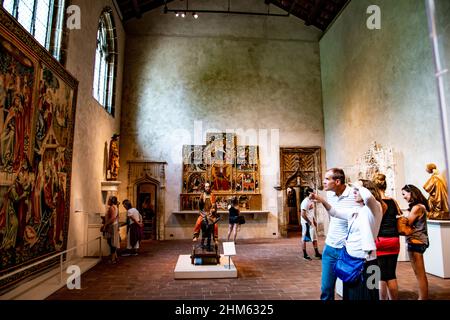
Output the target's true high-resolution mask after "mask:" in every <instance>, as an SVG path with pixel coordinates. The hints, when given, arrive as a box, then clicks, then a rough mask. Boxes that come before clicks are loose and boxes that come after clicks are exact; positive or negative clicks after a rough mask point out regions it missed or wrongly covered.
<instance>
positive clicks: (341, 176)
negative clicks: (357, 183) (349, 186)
mask: <svg viewBox="0 0 450 320" xmlns="http://www.w3.org/2000/svg"><path fill="white" fill-rule="evenodd" d="M327 171H331V172H332V173H333V180H339V181H341V184H345V173H344V170H342V169H340V168H331V169H328V170H327Z"/></svg>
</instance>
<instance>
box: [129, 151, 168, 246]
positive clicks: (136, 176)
mask: <svg viewBox="0 0 450 320" xmlns="http://www.w3.org/2000/svg"><path fill="white" fill-rule="evenodd" d="M166 164H167V163H166V162H154V161H145V160H140V161H139V160H134V161H128V185H127V196H128V199H132V200H133V201H134V202H133V204H134V205H135V206H136V207H138V206H141V205H142V203H141V202H142V199H140V196H141V195H142V194H143V193H148V194H152V192H154V195H152V196H154V203H153V207H154V213H155V216H154V220H153V222H154V223H153V225H152V232H153V234H154V236H153V237H152V238H154V239H156V240H164V229H165V225H164V221H165V219H164V216H165V209H164V204H165V192H166V185H165V178H166V175H165V165H166ZM144 187H145V190H144V192H142V190H143V188H144ZM152 190H153V191H152ZM144 218H145V217H144ZM144 228H145V226H144ZM144 231H145V229H144Z"/></svg>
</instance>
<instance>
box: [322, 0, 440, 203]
mask: <svg viewBox="0 0 450 320" xmlns="http://www.w3.org/2000/svg"><path fill="white" fill-rule="evenodd" d="M373 4H375V5H378V6H379V7H380V9H381V30H369V29H368V28H367V27H366V20H367V18H368V17H369V15H368V14H367V13H366V10H367V7H368V6H369V5H373ZM447 18H448V16H447ZM446 23H448V19H447V21H446ZM447 34H448V33H447ZM447 43H448V42H447ZM320 54H321V55H320V58H321V72H322V93H323V108H324V119H325V122H324V123H325V145H326V151H327V158H326V160H327V165H328V167H336V166H338V167H344V168H349V169H351V167H352V166H353V165H354V164H355V162H356V159H357V158H358V157H360V156H361V155H362V154H363V153H364V152H365V151H366V150H367V149H368V148H369V146H370V143H371V142H372V141H376V142H377V143H379V144H381V145H382V146H384V147H392V148H393V150H394V153H395V158H396V168H395V169H396V174H397V178H396V181H397V184H398V185H397V190H400V189H401V187H402V186H403V185H404V184H405V183H408V184H414V185H417V186H418V187H421V186H422V185H423V184H424V182H425V181H426V180H427V179H428V174H427V173H426V172H425V165H426V164H427V163H429V162H434V163H436V164H437V166H438V168H440V169H444V166H445V158H444V153H443V142H442V141H443V139H442V135H441V128H440V120H439V119H440V118H439V107H438V101H437V87H436V81H435V78H434V72H435V69H434V65H433V55H432V50H431V42H430V40H429V37H428V24H427V17H426V10H425V2H424V1H422V0H399V1H390V0H377V1H370V0H358V1H351V2H350V4H349V5H348V6H347V8H346V9H345V10H344V11H343V13H342V14H341V16H340V17H339V18H338V19H337V20H336V21H335V23H334V25H333V26H332V27H331V28H330V29H329V30H328V32H327V33H326V34H325V35H324V36H323V37H322V39H321V41H320ZM397 198H401V196H400V194H399V193H397ZM402 205H403V206H405V205H406V204H405V203H404V202H403V203H402Z"/></svg>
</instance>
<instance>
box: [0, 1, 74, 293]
mask: <svg viewBox="0 0 450 320" xmlns="http://www.w3.org/2000/svg"><path fill="white" fill-rule="evenodd" d="M77 86H78V82H77V80H76V79H75V78H73V77H72V76H71V75H70V74H68V73H67V72H66V71H65V70H64V68H63V67H62V66H61V65H60V64H59V63H58V62H57V61H56V60H55V59H54V58H53V57H52V56H51V55H50V54H49V53H48V52H47V51H46V50H45V49H44V48H43V47H41V46H40V45H39V44H38V43H37V42H36V41H35V40H34V38H32V37H31V36H30V35H29V34H28V33H27V32H26V31H25V30H24V29H23V28H22V27H21V26H20V25H19V24H18V23H17V22H16V21H15V20H14V19H13V18H12V17H11V16H9V14H8V13H6V12H5V11H4V10H3V9H0V276H3V275H8V274H10V273H12V272H14V271H15V270H17V269H19V268H22V267H24V266H26V265H28V264H32V263H34V262H36V261H38V260H40V259H43V258H45V257H48V256H51V255H53V254H55V253H57V252H60V251H63V250H65V249H66V245H67V232H68V225H69V208H70V178H71V168H72V145H73V134H74V132H73V130H74V119H75V106H76V92H77ZM58 260H59V259H58ZM54 263H55V260H48V261H46V262H44V263H42V264H39V265H36V266H34V267H32V268H29V269H27V270H26V271H23V272H19V273H15V274H14V275H12V276H10V277H7V278H6V279H3V280H0V290H2V289H5V288H6V287H9V286H11V285H12V284H14V283H17V282H19V281H21V280H23V279H24V278H25V277H27V276H31V275H33V274H35V273H38V272H40V271H42V270H43V269H46V268H48V267H49V266H51V265H52V264H54Z"/></svg>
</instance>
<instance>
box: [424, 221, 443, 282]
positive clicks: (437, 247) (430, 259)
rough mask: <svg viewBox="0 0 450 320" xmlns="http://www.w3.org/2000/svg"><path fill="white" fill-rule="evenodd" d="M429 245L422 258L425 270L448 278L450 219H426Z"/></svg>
mask: <svg viewBox="0 0 450 320" xmlns="http://www.w3.org/2000/svg"><path fill="white" fill-rule="evenodd" d="M427 225H428V237H429V241H430V246H429V247H428V249H427V251H425V253H424V255H423V258H424V262H425V271H426V272H427V273H430V274H432V275H435V276H438V277H441V278H450V221H449V220H428V221H427Z"/></svg>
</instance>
